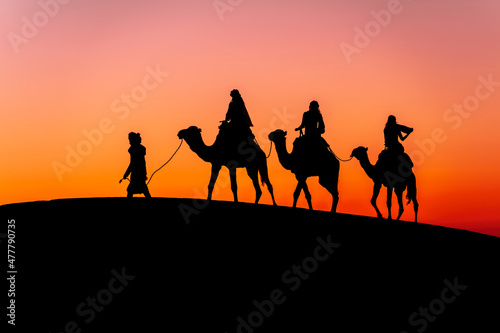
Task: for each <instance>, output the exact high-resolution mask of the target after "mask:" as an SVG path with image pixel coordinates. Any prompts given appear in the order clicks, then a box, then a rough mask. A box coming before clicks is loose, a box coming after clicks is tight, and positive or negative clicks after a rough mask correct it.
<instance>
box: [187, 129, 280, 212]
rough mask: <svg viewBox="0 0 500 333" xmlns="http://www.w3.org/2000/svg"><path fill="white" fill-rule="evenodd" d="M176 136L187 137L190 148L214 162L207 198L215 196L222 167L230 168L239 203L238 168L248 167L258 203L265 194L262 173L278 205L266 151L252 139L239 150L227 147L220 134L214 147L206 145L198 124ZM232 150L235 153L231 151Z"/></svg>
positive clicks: (235, 196)
mask: <svg viewBox="0 0 500 333" xmlns="http://www.w3.org/2000/svg"><path fill="white" fill-rule="evenodd" d="M177 136H178V137H179V138H180V139H184V140H186V143H187V144H188V145H189V148H191V150H192V151H193V152H194V153H196V154H197V155H198V156H199V157H200V158H201V159H202V160H204V161H205V162H209V163H211V164H212V172H211V177H210V182H209V184H208V197H207V200H211V199H212V192H213V190H214V186H215V182H216V180H217V177H218V175H219V171H220V169H221V167H222V166H225V167H227V168H228V169H229V174H230V179H231V191H232V192H233V197H234V202H238V193H237V190H238V187H237V183H236V168H246V170H247V174H248V176H249V177H250V178H251V179H252V182H253V186H254V188H255V203H258V202H259V199H260V197H261V195H262V190H261V189H260V184H259V177H258V175H259V173H260V177H261V180H262V183H263V184H264V183H265V184H266V185H267V189H268V190H269V193H270V194H271V198H272V200H273V205H276V201H275V200H274V194H273V186H272V185H271V182H270V181H269V175H268V170H267V159H266V154H265V153H264V151H262V149H261V148H260V147H259V146H258V145H257V144H256V143H255V141H254V140H253V139H250V138H249V139H248V140H247V141H244V142H241V144H240V145H238V147H237V151H236V150H234V151H233V150H231V149H227V148H228V145H227V144H226V143H224V142H221V141H224V140H223V139H221V134H220V133H219V135H217V138H216V140H215V142H214V144H213V145H212V146H207V145H206V144H205V143H204V142H203V138H202V137H201V129H200V128H198V127H196V126H191V127H189V128H187V129H184V130H181V131H179V133H178V134H177ZM232 152H233V153H232Z"/></svg>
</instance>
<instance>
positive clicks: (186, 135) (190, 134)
mask: <svg viewBox="0 0 500 333" xmlns="http://www.w3.org/2000/svg"><path fill="white" fill-rule="evenodd" d="M200 133H201V129H200V128H198V127H196V126H190V127H188V128H186V129H183V130H180V131H179V133H177V136H178V137H179V139H181V140H183V139H186V140H189V139H194V138H196V137H200V138H201V134H200Z"/></svg>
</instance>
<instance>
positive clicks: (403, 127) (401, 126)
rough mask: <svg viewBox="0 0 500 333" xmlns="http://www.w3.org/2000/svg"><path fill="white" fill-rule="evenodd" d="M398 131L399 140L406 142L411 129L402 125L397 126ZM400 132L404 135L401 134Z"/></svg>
mask: <svg viewBox="0 0 500 333" xmlns="http://www.w3.org/2000/svg"><path fill="white" fill-rule="evenodd" d="M399 129H400V132H399V138H400V139H401V141H404V140H406V138H407V137H408V135H410V133H411V132H413V128H411V127H407V126H403V125H399ZM401 132H403V133H405V135H403V134H401Z"/></svg>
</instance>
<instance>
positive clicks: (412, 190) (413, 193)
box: [406, 173, 418, 205]
mask: <svg viewBox="0 0 500 333" xmlns="http://www.w3.org/2000/svg"><path fill="white" fill-rule="evenodd" d="M406 199H408V202H407V203H406V204H407V205H409V204H410V202H412V201H413V204H414V205H415V204H417V180H416V178H415V174H413V173H412V174H411V176H410V177H409V178H408V185H407V188H406ZM417 205H418V204H417Z"/></svg>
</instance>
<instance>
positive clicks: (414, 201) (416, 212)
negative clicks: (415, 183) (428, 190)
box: [413, 198, 418, 223]
mask: <svg viewBox="0 0 500 333" xmlns="http://www.w3.org/2000/svg"><path fill="white" fill-rule="evenodd" d="M413 210H414V211H415V223H417V214H418V202H417V198H413Z"/></svg>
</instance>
